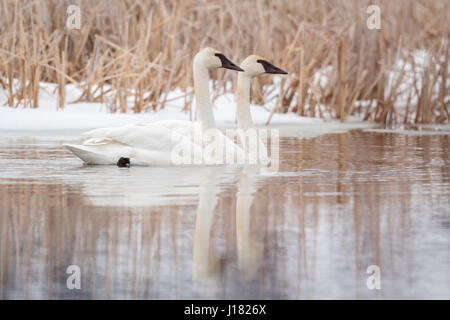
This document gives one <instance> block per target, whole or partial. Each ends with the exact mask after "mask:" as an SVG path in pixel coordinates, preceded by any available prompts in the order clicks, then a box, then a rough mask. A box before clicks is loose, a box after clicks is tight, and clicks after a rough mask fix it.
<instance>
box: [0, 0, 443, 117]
mask: <svg viewBox="0 0 450 320" xmlns="http://www.w3.org/2000/svg"><path fill="white" fill-rule="evenodd" d="M71 4H77V5H79V6H80V7H81V13H82V23H81V29H80V30H68V29H67V28H66V25H65V24H66V19H67V14H66V10H67V7H68V6H69V5H71ZM370 4H378V5H379V6H380V7H381V19H382V23H381V28H382V29H380V30H369V29H368V28H367V26H366V20H367V17H368V14H367V12H366V9H367V7H368V6H369V5H370ZM449 33H450V2H449V1H447V0H436V1H428V0H418V1H409V0H393V1H392V0H390V1H388V0H386V1H368V0H367V1H366V0H321V1H315V0H277V1H270V0H261V1H258V0H247V1H242V0H228V1H219V0H216V1H203V0H174V1H143V0H122V1H119V0H113V1H106V0H99V1H88V0H79V1H68V0H64V1H62V0H61V1H59V0H48V1H31V0H30V1H16V0H2V1H1V3H0V88H1V90H4V91H5V92H6V95H7V97H8V99H7V104H8V105H9V106H10V107H17V106H18V105H23V106H24V107H27V108H28V107H29V108H37V107H39V105H38V96H39V90H40V88H39V81H46V82H53V83H57V84H58V95H59V104H58V105H59V107H60V108H63V107H64V105H65V103H66V102H67V101H65V90H63V88H64V86H65V85H66V84H68V83H75V84H77V85H78V86H80V87H81V88H82V89H83V91H84V93H83V95H82V96H81V97H80V98H79V101H92V102H94V101H97V102H107V103H108V105H109V107H110V110H111V111H113V112H115V111H120V112H126V111H128V109H129V102H128V101H129V100H130V101H131V100H132V101H133V105H132V107H131V109H132V110H133V111H134V112H141V111H150V110H158V109H160V108H164V106H165V104H166V103H167V94H168V92H170V90H173V89H174V88H176V87H179V88H181V89H182V90H183V91H184V92H186V95H184V96H182V97H180V99H184V102H185V109H186V110H189V108H190V105H191V103H190V102H191V100H192V89H191V87H192V75H191V74H192V66H191V61H192V58H193V56H194V54H195V53H196V52H197V51H198V50H199V48H201V47H204V46H212V47H215V48H218V49H220V50H223V52H224V53H225V54H226V55H227V56H229V57H230V58H231V59H232V60H235V61H237V62H240V61H242V60H243V59H244V58H245V57H246V56H247V55H249V54H252V53H257V54H259V55H262V56H264V57H266V58H267V59H269V60H271V61H273V62H274V63H275V64H278V65H280V66H281V67H282V68H284V69H286V70H287V71H289V73H290V75H289V76H288V77H285V78H283V80H282V81H281V86H280V87H279V88H277V90H278V89H279V92H280V93H279V94H278V95H277V96H276V99H277V102H276V108H275V109H274V112H290V111H291V112H296V113H297V114H299V115H304V116H316V117H325V118H340V119H342V120H344V119H345V118H346V116H348V115H354V114H360V115H363V116H364V118H365V119H367V120H375V121H377V122H384V123H402V122H404V123H443V122H447V123H448V122H449V119H450V114H449V112H450V111H449V107H448V104H449V103H450V99H449V94H448V89H449V86H450V83H449V81H448V69H449V66H448V64H449V47H448V46H449ZM416 49H427V50H428V53H429V54H428V56H427V57H428V58H427V59H428V60H429V62H430V63H427V64H426V67H425V68H423V70H420V71H417V72H416V70H413V72H409V73H408V72H406V71H405V70H403V69H402V70H400V71H399V72H398V73H397V74H396V77H395V79H394V80H393V84H392V85H390V86H388V85H387V83H388V79H387V78H388V75H389V73H388V72H389V70H392V69H393V66H394V63H395V61H396V59H398V58H401V59H403V61H409V62H410V63H411V64H412V66H413V68H415V63H414V61H413V57H412V55H411V53H412V52H413V51H414V50H416ZM329 66H331V67H332V68H331V70H332V72H331V74H330V75H329V79H328V83H327V84H326V85H325V86H320V85H318V84H317V83H316V82H315V81H314V74H315V73H316V71H317V70H321V69H324V68H326V67H329ZM218 73H219V74H218V75H214V77H215V78H216V79H221V80H220V81H216V82H215V86H216V89H217V90H216V91H215V92H214V93H215V96H217V95H220V94H222V93H224V92H226V91H227V90H228V91H229V90H233V88H230V87H229V86H228V87H227V86H226V85H225V84H226V81H227V80H232V81H233V83H234V80H235V77H236V74H235V73H233V72H225V73H224V71H223V70H220V71H219V72H218ZM411 74H413V75H414V76H413V79H412V83H413V86H412V88H413V89H411V90H409V91H406V93H407V94H409V96H408V99H407V101H408V102H409V103H405V106H404V108H401V109H399V108H398V103H397V104H396V102H398V99H399V98H400V96H402V95H404V94H405V92H402V90H403V91H404V88H403V89H402V86H401V84H402V83H404V82H405V81H407V80H408V79H406V78H407V77H411ZM15 79H16V80H15ZM409 80H411V79H409ZM271 81H273V78H272V77H262V78H259V79H257V80H256V81H255V84H254V89H253V93H252V99H253V101H254V102H255V103H263V102H267V101H268V96H269V95H270V93H271V90H272V89H273V87H272V88H271V87H270V86H266V84H268V83H270V82H271ZM105 96H108V101H105ZM414 97H416V98H414ZM362 100H365V101H371V103H369V104H370V106H369V107H364V106H363V105H362V104H360V103H356V102H358V101H362ZM69 102H72V101H69Z"/></svg>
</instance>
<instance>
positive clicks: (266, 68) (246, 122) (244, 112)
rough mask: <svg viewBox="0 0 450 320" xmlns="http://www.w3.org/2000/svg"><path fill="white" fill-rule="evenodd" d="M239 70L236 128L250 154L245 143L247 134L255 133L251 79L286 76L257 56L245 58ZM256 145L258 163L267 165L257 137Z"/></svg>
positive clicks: (263, 150)
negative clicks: (251, 102) (263, 75)
mask: <svg viewBox="0 0 450 320" xmlns="http://www.w3.org/2000/svg"><path fill="white" fill-rule="evenodd" d="M241 68H242V69H244V72H239V74H238V81H237V89H236V97H237V120H238V127H239V129H241V131H240V141H241V143H242V145H243V148H244V150H245V152H246V153H247V154H250V153H251V152H252V151H250V150H249V144H248V143H246V141H247V138H248V137H249V136H251V134H249V133H252V132H253V133H255V131H254V129H255V126H254V123H253V120H252V115H251V113H250V86H251V83H252V79H253V78H255V77H257V76H259V75H262V74H266V73H270V74H287V72H286V71H284V70H282V69H280V68H278V67H276V66H274V65H273V64H271V63H270V62H268V61H267V60H265V59H264V58H262V57H260V56H257V55H250V56H248V57H247V58H245V60H244V61H242V63H241ZM257 144H258V145H257V155H258V162H259V163H263V164H267V163H269V162H270V159H269V156H268V154H267V148H266V146H265V145H264V143H263V142H262V141H261V140H260V139H259V137H257ZM254 151H256V150H254Z"/></svg>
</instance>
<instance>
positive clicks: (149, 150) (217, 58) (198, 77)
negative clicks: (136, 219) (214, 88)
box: [65, 48, 243, 166]
mask: <svg viewBox="0 0 450 320" xmlns="http://www.w3.org/2000/svg"><path fill="white" fill-rule="evenodd" d="M214 68H227V69H231V70H237V71H243V70H242V69H241V68H240V67H238V66H237V65H235V64H234V63H233V62H231V61H230V60H229V59H228V58H226V57H225V56H224V55H223V54H222V53H220V52H219V51H217V50H215V49H212V48H204V49H202V50H200V52H199V53H197V54H196V56H195V58H194V63H193V71H194V87H195V88H194V89H195V99H196V107H197V114H198V119H199V122H198V123H194V122H191V121H181V120H172V121H171V120H169V121H158V122H154V123H150V124H128V125H125V126H121V127H110V128H101V129H95V130H91V131H88V132H86V133H84V134H83V136H84V137H85V138H86V140H85V141H84V142H83V144H82V145H72V144H65V147H66V148H67V149H69V150H70V151H71V152H72V153H74V154H75V155H76V156H78V157H79V158H80V159H81V160H83V161H84V162H85V163H87V164H117V165H123V166H125V165H127V166H129V165H130V164H131V165H151V166H166V165H173V164H174V162H173V159H172V151H173V149H174V148H175V147H177V146H180V145H181V146H182V147H183V148H184V149H187V150H191V151H192V152H193V153H196V152H197V153H202V152H203V145H200V144H199V143H196V142H194V139H193V137H194V136H195V134H199V132H200V133H204V132H205V131H207V130H217V133H216V135H217V136H219V137H220V138H222V140H221V141H222V142H224V146H227V147H228V148H232V149H233V150H235V151H236V152H242V150H241V149H240V148H239V147H238V146H236V145H235V144H234V143H233V142H232V141H231V140H230V139H228V138H227V137H226V136H225V135H223V134H222V133H221V132H220V131H219V130H218V129H217V128H216V123H215V121H214V114H213V111H212V106H211V102H210V96H209V70H210V69H214ZM196 141H198V140H196ZM119 159H120V161H119ZM122 160H123V161H122Z"/></svg>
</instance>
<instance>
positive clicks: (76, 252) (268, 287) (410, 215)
mask: <svg viewBox="0 0 450 320" xmlns="http://www.w3.org/2000/svg"><path fill="white" fill-rule="evenodd" d="M71 139H72V138H69V137H67V136H59V137H56V138H55V137H54V136H53V137H46V136H41V137H36V138H21V137H14V136H13V135H9V136H6V135H3V136H1V135H0V163H1V166H0V299H17V298H25V299H36V298H44V299H47V298H50V299H77V298H86V299H108V298H110V299H141V298H143V299H164V298H168V299H182V298H188V299H212V298H225V299H226V298H233V299H240V298H251V299H280V298H281V299H308V298H319V299H322V298H339V299H344V298H349V299H363V298H365V299H381V298H425V299H427V298H440V299H450V250H449V249H450V153H449V146H450V136H449V135H427V136H406V135H401V134H394V133H375V132H363V131H358V130H356V131H350V132H347V133H342V134H329V135H323V136H320V137H316V138H311V139H297V138H282V140H281V143H280V148H281V150H280V153H281V156H280V157H281V164H280V171H279V173H277V174H274V175H267V174H261V173H260V172H259V170H257V169H256V168H252V167H246V168H242V167H240V168H238V167H227V166H221V167H203V168H202V167H196V168H190V167H170V168H161V167H159V168H143V167H132V168H128V169H127V168H121V169H119V168H117V167H113V166H83V165H82V164H81V162H80V161H79V160H78V159H77V158H75V157H74V156H73V155H72V154H70V153H69V152H68V151H66V150H65V149H64V148H63V147H61V143H62V142H66V141H69V140H71ZM72 140H73V139H72ZM70 265H78V266H79V267H80V268H81V290H69V289H68V288H67V286H66V280H67V277H68V276H69V275H68V274H66V269H67V267H68V266H70ZM370 265H378V266H379V267H380V269H381V289H380V290H369V289H367V286H366V281H367V278H368V277H369V276H370V275H369V274H367V272H366V269H367V267H368V266H370Z"/></svg>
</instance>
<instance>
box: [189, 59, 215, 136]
mask: <svg viewBox="0 0 450 320" xmlns="http://www.w3.org/2000/svg"><path fill="white" fill-rule="evenodd" d="M194 90H195V103H196V109H197V115H198V119H199V121H200V124H201V127H202V130H206V129H211V128H215V127H216V121H215V120H214V114H213V111H212V106H211V101H210V96H209V72H208V68H206V67H205V66H203V65H201V64H200V63H198V62H197V63H195V62H194Z"/></svg>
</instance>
